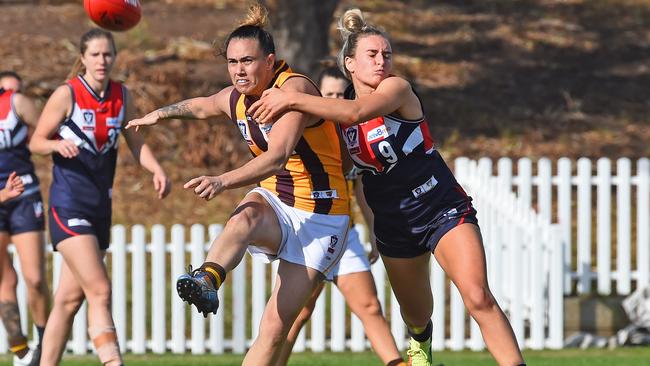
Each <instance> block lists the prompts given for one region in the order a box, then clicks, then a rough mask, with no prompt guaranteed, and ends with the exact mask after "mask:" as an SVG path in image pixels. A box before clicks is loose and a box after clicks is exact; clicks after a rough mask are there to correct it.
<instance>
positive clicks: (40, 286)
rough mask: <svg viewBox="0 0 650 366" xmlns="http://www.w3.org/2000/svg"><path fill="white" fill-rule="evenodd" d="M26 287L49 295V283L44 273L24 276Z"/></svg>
mask: <svg viewBox="0 0 650 366" xmlns="http://www.w3.org/2000/svg"><path fill="white" fill-rule="evenodd" d="M24 279H25V285H26V286H27V288H28V289H29V290H30V291H35V292H39V293H47V282H46V281H45V278H44V276H43V273H40V271H39V272H35V273H31V272H30V273H25V276H24Z"/></svg>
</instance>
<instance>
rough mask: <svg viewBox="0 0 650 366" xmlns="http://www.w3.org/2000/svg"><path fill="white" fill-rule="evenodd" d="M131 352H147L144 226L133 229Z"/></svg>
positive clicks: (135, 226)
mask: <svg viewBox="0 0 650 366" xmlns="http://www.w3.org/2000/svg"><path fill="white" fill-rule="evenodd" d="M131 243H132V244H131V253H132V254H131V300H132V301H131V306H132V307H131V314H132V319H131V337H132V339H131V351H132V352H133V353H145V352H146V351H147V340H146V338H147V325H146V324H147V316H146V314H147V313H146V309H147V297H146V294H147V253H146V250H147V248H146V243H145V230H144V226H142V225H134V226H133V227H132V228H131Z"/></svg>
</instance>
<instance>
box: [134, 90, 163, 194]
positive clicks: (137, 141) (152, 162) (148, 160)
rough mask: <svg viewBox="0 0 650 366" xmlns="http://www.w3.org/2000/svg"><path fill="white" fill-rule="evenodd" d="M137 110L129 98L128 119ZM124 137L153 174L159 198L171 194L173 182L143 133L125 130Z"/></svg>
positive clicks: (138, 158)
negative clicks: (145, 141) (146, 142)
mask: <svg viewBox="0 0 650 366" xmlns="http://www.w3.org/2000/svg"><path fill="white" fill-rule="evenodd" d="M134 112H135V107H134V106H133V103H132V102H131V98H127V105H126V116H127V119H128V118H129V117H130V116H132V115H133V114H134ZM123 135H124V138H125V139H126V143H127V145H129V150H131V154H133V157H134V158H135V160H137V161H138V162H139V163H140V165H141V166H142V167H143V168H145V169H147V170H148V171H149V172H150V173H151V174H153V187H154V189H155V190H156V192H157V193H158V199H163V198H165V197H166V196H167V194H169V191H170V189H171V184H170V182H169V179H168V178H167V175H166V174H165V171H164V170H163V168H162V167H161V166H160V164H159V163H158V160H156V157H155V156H154V155H153V152H152V151H151V148H149V146H148V145H147V144H145V143H144V139H143V138H142V135H140V133H139V132H138V131H136V130H125V131H124V132H123Z"/></svg>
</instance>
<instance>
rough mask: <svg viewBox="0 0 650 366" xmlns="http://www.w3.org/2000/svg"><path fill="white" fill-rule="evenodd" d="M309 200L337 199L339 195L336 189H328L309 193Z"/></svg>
mask: <svg viewBox="0 0 650 366" xmlns="http://www.w3.org/2000/svg"><path fill="white" fill-rule="evenodd" d="M311 198H312V199H315V200H319V199H329V198H339V195H338V193H337V192H336V189H330V190H327V191H311Z"/></svg>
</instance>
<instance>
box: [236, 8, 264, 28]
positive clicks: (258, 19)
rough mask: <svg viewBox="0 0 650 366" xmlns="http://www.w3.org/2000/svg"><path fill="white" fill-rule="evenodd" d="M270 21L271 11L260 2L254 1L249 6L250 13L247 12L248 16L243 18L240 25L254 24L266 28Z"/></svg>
mask: <svg viewBox="0 0 650 366" xmlns="http://www.w3.org/2000/svg"><path fill="white" fill-rule="evenodd" d="M268 21H269V12H268V10H266V8H265V7H263V6H262V5H260V4H259V3H253V4H252V5H251V6H250V7H249V8H248V13H246V18H244V20H242V21H241V22H240V23H239V25H240V26H246V25H248V26H253V27H260V28H264V27H265V26H266V25H267V23H268Z"/></svg>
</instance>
